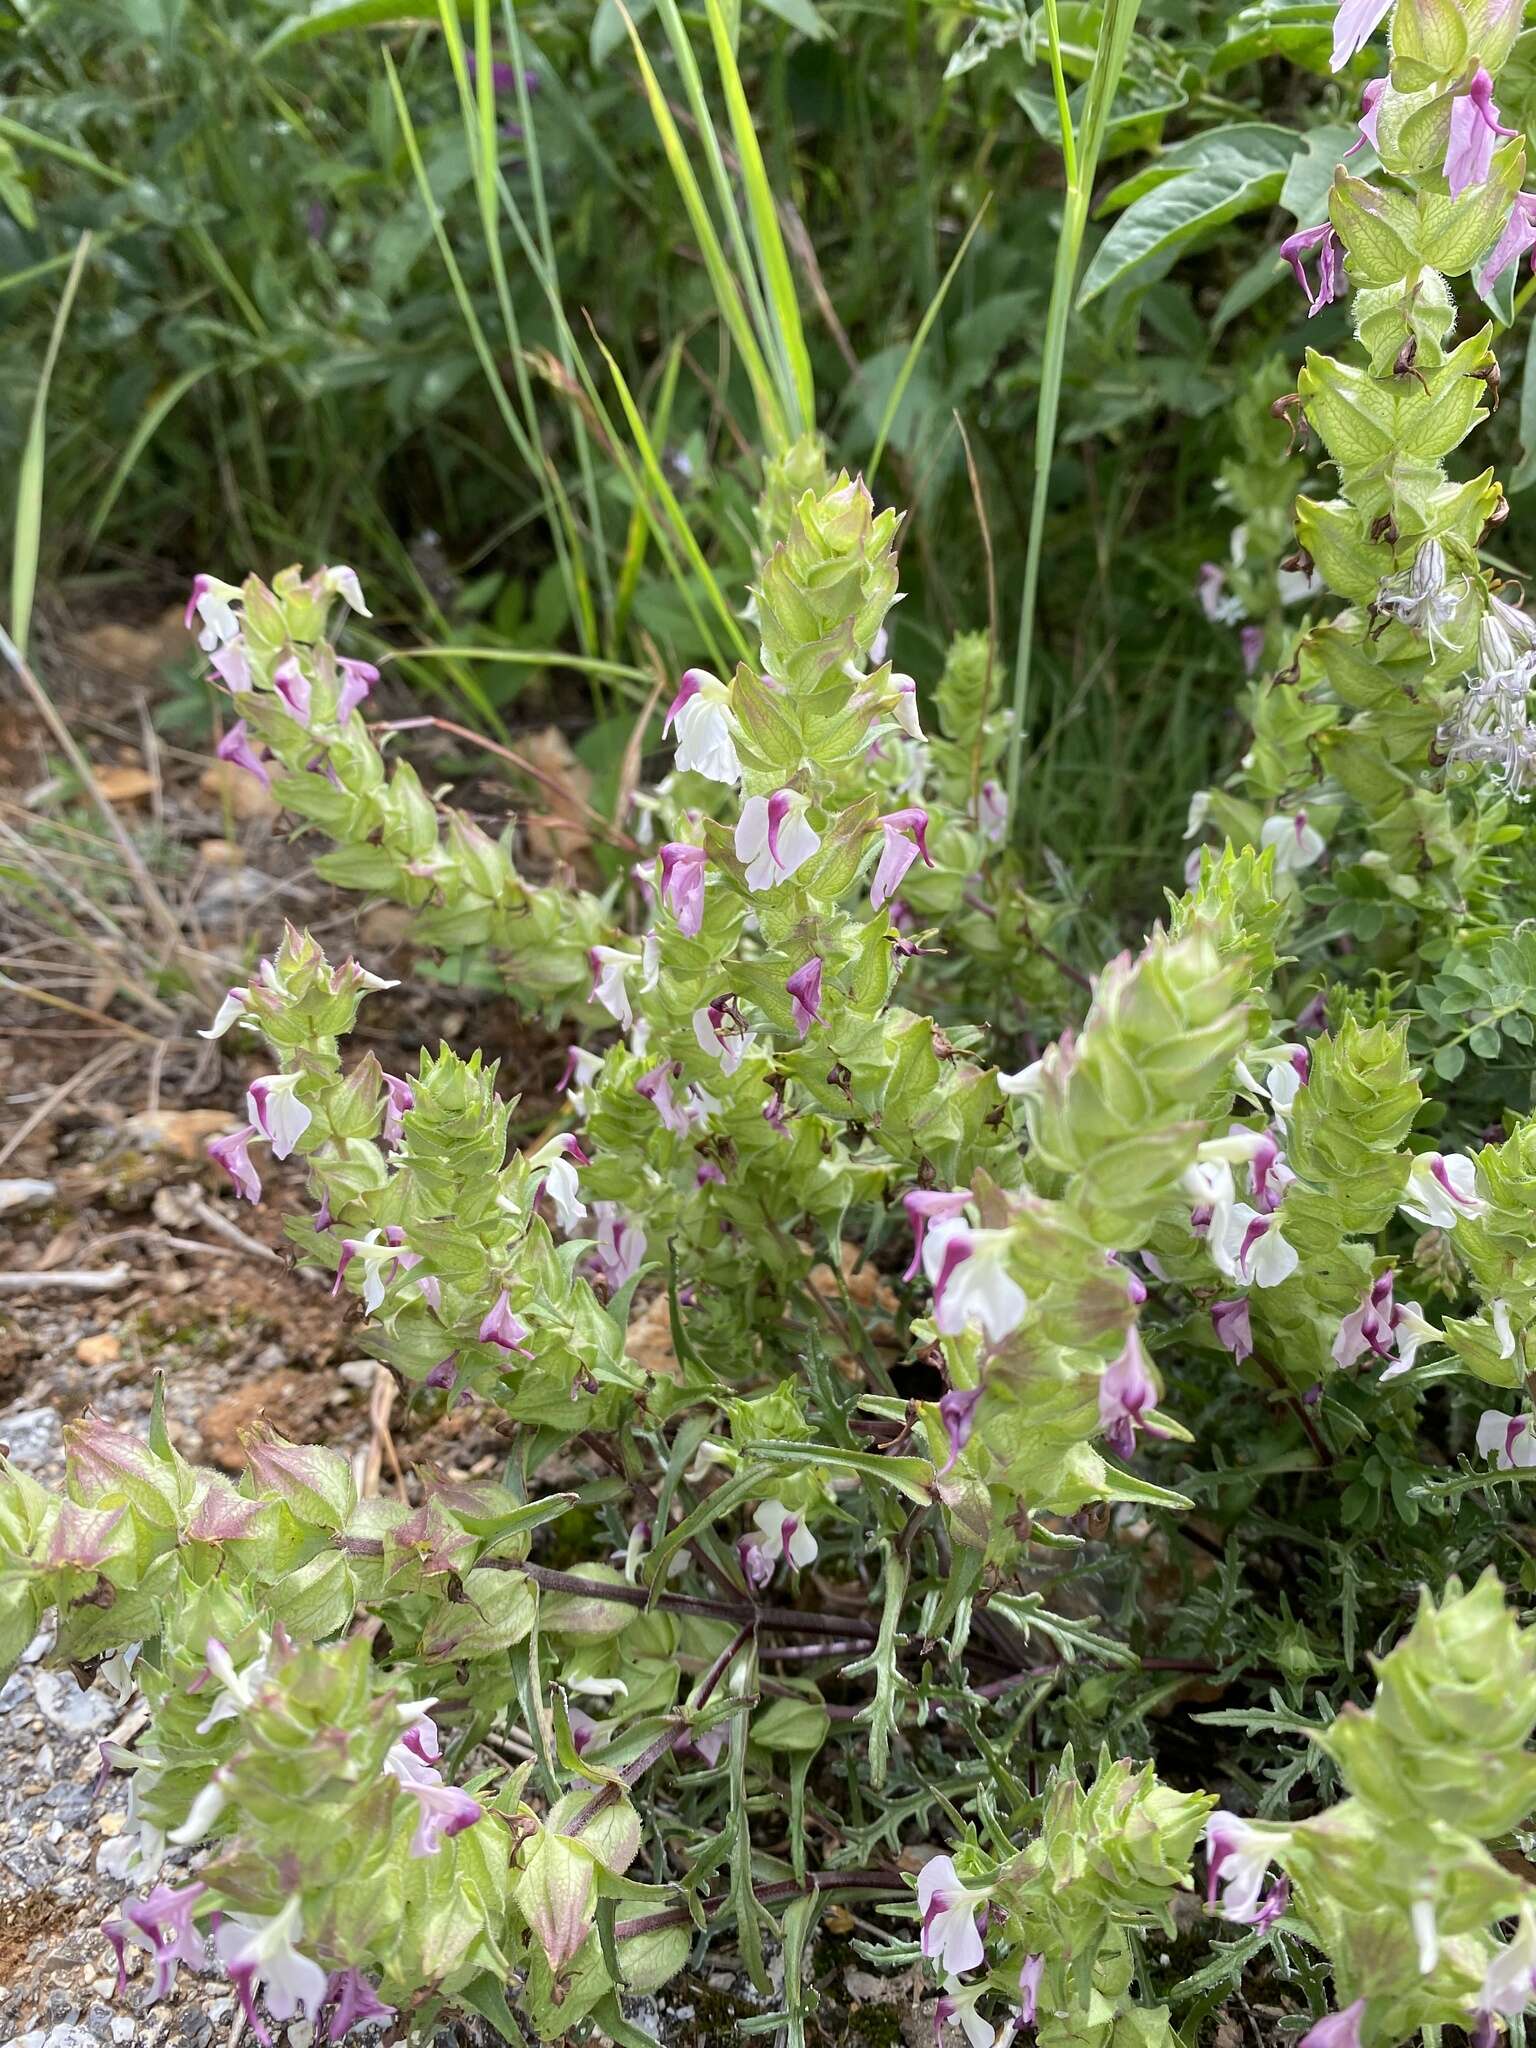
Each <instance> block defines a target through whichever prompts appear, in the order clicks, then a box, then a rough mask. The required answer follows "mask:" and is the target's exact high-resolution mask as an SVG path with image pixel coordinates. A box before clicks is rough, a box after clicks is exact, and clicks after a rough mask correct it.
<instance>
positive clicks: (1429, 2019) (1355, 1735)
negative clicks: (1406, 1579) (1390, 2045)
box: [1273, 1572, 1536, 2041]
mask: <svg viewBox="0 0 1536 2048" xmlns="http://www.w3.org/2000/svg"><path fill="white" fill-rule="evenodd" d="M1376 1669H1377V1681H1378V1682H1377V1691H1376V1697H1375V1700H1374V1702H1373V1703H1372V1705H1371V1706H1370V1707H1369V1708H1367V1709H1364V1710H1361V1709H1358V1708H1351V1709H1349V1710H1347V1711H1346V1712H1345V1713H1344V1714H1342V1715H1341V1716H1340V1717H1339V1718H1338V1720H1336V1721H1335V1722H1333V1723H1332V1725H1331V1726H1330V1727H1329V1728H1328V1730H1327V1731H1326V1732H1325V1733H1324V1734H1321V1735H1319V1737H1318V1738H1317V1740H1318V1743H1319V1746H1320V1747H1321V1748H1323V1749H1325V1750H1326V1751H1327V1752H1328V1754H1329V1755H1330V1756H1331V1757H1332V1758H1333V1759H1334V1761H1335V1763H1336V1764H1337V1765H1338V1767H1339V1770H1340V1772H1341V1774H1342V1775H1343V1778H1344V1780H1345V1783H1346V1785H1347V1787H1348V1789H1349V1794H1350V1796H1349V1797H1348V1798H1347V1799H1346V1800H1344V1801H1343V1802H1342V1803H1341V1804H1340V1805H1338V1806H1335V1807H1331V1808H1329V1809H1328V1810H1327V1811H1325V1812H1324V1813H1321V1814H1319V1815H1317V1816H1316V1817H1315V1818H1313V1819H1310V1820H1305V1821H1302V1822H1300V1823H1299V1824H1298V1825H1296V1826H1294V1827H1292V1828H1289V1829H1286V1830H1276V1831H1275V1833H1274V1840H1273V1854H1274V1855H1275V1857H1276V1860H1277V1861H1278V1862H1279V1863H1280V1865H1281V1866H1282V1868H1283V1869H1284V1870H1285V1871H1286V1873H1287V1874H1288V1876H1289V1877H1290V1879H1291V1881H1292V1884H1293V1885H1294V1887H1295V1901H1296V1906H1297V1909H1298V1911H1299V1913H1300V1914H1301V1916H1302V1918H1303V1920H1304V1922H1305V1923H1306V1924H1307V1925H1308V1926H1309V1927H1310V1928H1311V1930H1312V1932H1313V1934H1314V1935H1315V1937H1316V1938H1317V1939H1318V1940H1319V1941H1320V1942H1321V1944H1322V1946H1323V1947H1324V1948H1325V1949H1326V1951H1327V1953H1328V1956H1329V1959H1330V1961H1331V1962H1332V1964H1333V1969H1334V1974H1335V1980H1336V1984H1337V1991H1338V2002H1339V2004H1340V2005H1341V2006H1343V2005H1348V2004H1352V2003H1353V2002H1354V2001H1355V2000H1356V1999H1363V2000H1364V2001H1365V2005H1364V2020H1363V2026H1364V2033H1365V2037H1366V2038H1367V2039H1369V2040H1380V2041H1391V2040H1398V2039H1401V2038H1402V2037H1403V2035H1405V2034H1407V2033H1410V2032H1412V2031H1413V2030H1414V2029H1416V2028H1419V2027H1423V2026H1433V2025H1444V2024H1450V2025H1458V2026H1466V2025H1468V2024H1469V2023H1470V2022H1469V2013H1470V2011H1471V2010H1472V2009H1473V2008H1478V2009H1481V2010H1483V2011H1488V2010H1489V2009H1490V2008H1489V1999H1488V1992H1487V1989H1486V1985H1485V1978H1486V1976H1487V1973H1488V1971H1489V1967H1490V1965H1491V1964H1493V1963H1494V1962H1495V1959H1496V1957H1497V1956H1498V1953H1499V1949H1498V1944H1497V1941H1496V1940H1495V1939H1494V1938H1493V1934H1492V1929H1493V1926H1494V1923H1495V1922H1497V1921H1500V1920H1503V1919H1506V1918H1508V1917H1510V1916H1512V1915H1514V1914H1516V1913H1517V1912H1520V1911H1521V1910H1522V1908H1524V1909H1525V1910H1527V1911H1528V1910H1529V1901H1530V1896H1531V1888H1530V1887H1529V1886H1528V1885H1527V1884H1526V1883H1525V1882H1524V1881H1523V1879H1521V1878H1519V1877H1517V1876H1514V1875H1513V1874H1512V1873H1511V1872H1510V1871H1509V1870H1507V1869H1505V1868H1504V1867H1503V1866H1502V1865H1501V1864H1500V1863H1499V1862H1498V1861H1496V1860H1495V1858H1494V1857H1493V1856H1492V1855H1491V1854H1490V1853H1489V1850H1488V1848H1487V1846H1486V1845H1487V1844H1488V1843H1490V1842H1493V1841H1496V1840H1498V1839H1500V1838H1502V1837H1505V1836H1507V1835H1508V1834H1509V1833H1510V1832H1511V1831H1512V1830H1513V1829H1515V1828H1517V1827H1519V1826H1520V1825H1521V1824H1522V1823H1523V1822H1525V1821H1526V1820H1528V1818H1529V1816H1530V1814H1531V1813H1532V1811H1533V1810H1536V1756H1533V1755H1532V1753H1531V1751H1530V1749H1529V1747H1528V1744H1529V1741H1530V1736H1531V1732H1532V1729H1533V1727H1536V1646H1533V1644H1532V1641H1531V1638H1530V1634H1529V1632H1528V1631H1527V1630H1525V1629H1522V1628H1521V1627H1520V1625H1519V1624H1518V1622H1517V1621H1516V1619H1515V1617H1514V1615H1513V1614H1512V1613H1511V1612H1510V1611H1509V1609H1508V1608H1507V1607H1506V1605H1505V1603H1504V1597H1503V1594H1502V1591H1501V1590H1500V1587H1499V1583H1498V1580H1497V1578H1496V1577H1495V1575H1494V1574H1493V1573H1491V1572H1489V1573H1487V1574H1486V1575H1485V1576H1484V1577H1483V1578H1482V1579H1481V1580H1480V1581H1479V1583H1478V1584H1477V1585H1476V1586H1475V1587H1474V1588H1473V1589H1472V1590H1471V1591H1470V1592H1467V1593H1464V1592H1463V1591H1462V1590H1461V1588H1460V1586H1459V1585H1458V1584H1456V1582H1455V1581H1452V1582H1451V1584H1450V1585H1449V1586H1448V1587H1447V1589H1446V1593H1445V1596H1444V1598H1443V1599H1442V1600H1441V1601H1440V1602H1438V1603H1437V1602H1435V1601H1434V1600H1432V1599H1431V1598H1430V1596H1429V1595H1428V1594H1427V1593H1425V1594H1424V1595H1423V1597H1422V1599H1421V1602H1420V1607H1419V1614H1418V1618H1417V1620H1416V1621H1415V1623H1414V1625H1413V1627H1412V1629H1411V1630H1410V1631H1409V1633H1408V1634H1407V1635H1406V1636H1405V1637H1404V1638H1403V1640H1402V1641H1401V1642H1400V1643H1399V1644H1398V1645H1397V1647H1396V1648H1395V1649H1394V1650H1393V1651H1392V1652H1391V1653H1390V1654H1389V1655H1388V1656H1386V1657H1384V1658H1383V1659H1382V1660H1381V1661H1380V1663H1379V1664H1378V1665H1377V1667H1376ZM1497 2009H1498V2010H1502V2011H1508V2010H1514V2009H1518V2008H1517V2007H1509V2006H1502V2005H1501V2006H1499V2007H1498V2008H1497Z"/></svg>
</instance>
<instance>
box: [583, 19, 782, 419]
mask: <svg viewBox="0 0 1536 2048" xmlns="http://www.w3.org/2000/svg"><path fill="white" fill-rule="evenodd" d="M669 4H670V0H662V6H663V9H665V8H666V7H667V6H668V5H669ZM619 7H620V12H621V13H622V14H623V16H624V26H625V28H626V29H627V30H628V31H629V40H630V43H631V45H632V46H633V49H634V53H635V62H636V64H637V65H638V66H639V67H640V78H641V82H642V84H643V85H644V87H645V96H646V98H647V100H648V101H649V102H650V108H651V119H652V120H653V121H654V122H655V124H656V132H657V134H658V135H659V136H660V137H661V146H662V149H663V150H664V151H665V153H666V158H667V163H668V165H669V166H670V167H671V171H672V176H673V179H674V181H675V182H676V185H677V189H678V192H679V193H680V194H681V197H682V201H683V206H684V208H685V209H686V211H687V214H688V220H689V224H690V226H691V227H692V229H693V232H694V234H695V236H696V237H697V239H698V244H699V253H700V254H701V256H702V257H703V259H704V267H705V270H706V271H707V272H708V274H709V281H710V285H711V287H712V288H713V290H714V294H715V304H716V306H717V307H718V308H719V310H720V317H721V319H722V320H723V321H724V322H725V325H726V328H727V330H728V331H729V333H730V335H731V338H732V340H733V341H734V342H735V344H736V346H737V348H738V350H739V351H740V353H741V359H742V363H743V366H744V367H745V369H746V373H747V378H748V381H749V382H750V384H751V386H752V393H753V397H754V399H755V400H756V403H757V411H758V419H759V421H760V423H761V425H762V429H763V439H764V440H765V441H766V443H767V445H768V448H769V451H770V452H771V453H777V452H779V451H780V450H782V449H784V448H786V447H787V446H788V445H789V441H790V438H791V436H790V433H789V425H788V420H787V417H786V414H785V410H784V402H783V399H782V398H781V397H780V394H779V390H778V385H777V382H776V380H775V379H774V377H773V375H772V373H771V372H770V370H769V368H768V362H767V358H766V357H765V356H764V354H763V351H762V346H761V344H760V343H759V341H758V338H757V334H756V332H755V331H754V327H753V323H752V322H751V321H750V320H749V319H748V317H747V309H746V307H745V305H744V304H743V303H742V295H741V285H740V284H739V283H738V282H737V278H736V276H735V273H734V272H733V271H732V269H731V266H730V264H729V263H728V262H727V261H726V255H725V251H724V249H723V248H722V247H721V245H720V237H719V235H718V234H717V233H716V232H715V224H714V222H713V221H712V220H711V219H710V216H709V208H708V206H707V205H706V204H705V202H704V194H703V192H702V190H701V189H700V186H699V181H698V179H697V178H696V177H695V176H694V171H693V165H692V164H691V163H690V162H689V161H688V152H687V150H686V149H685V148H684V147H683V138H682V136H681V135H680V134H679V132H678V126H677V122H676V121H675V120H674V119H673V116H672V109H671V108H670V107H669V106H668V105H667V98H666V94H665V93H664V92H663V91H662V89H661V83H660V80H659V79H658V78H657V76H656V73H655V70H654V69H653V67H652V64H651V60H650V58H649V57H648V56H647V55H646V51H645V45H644V43H642V42H641V40H640V35H639V32H638V30H637V29H636V27H635V24H634V22H633V21H632V20H631V19H630V16H629V10H628V9H627V8H626V7H624V5H623V0H619ZM678 33H679V35H682V28H681V23H679V26H678ZM683 42H684V44H686V42H687V38H686V36H683ZM689 57H690V61H691V58H692V52H691V51H690V52H689ZM679 61H681V59H680V60H679ZM694 70H695V73H696V72H697V67H696V66H695V67H694ZM701 100H702V88H701ZM704 112H705V126H704V139H705V148H706V151H708V150H709V148H710V146H711V144H713V148H714V151H715V153H716V154H717V155H718V152H719V147H720V145H719V143H718V141H716V140H715V138H714V129H713V126H712V125H710V124H709V120H708V108H707V107H706V108H705V110H704ZM721 181H723V182H724V183H725V188H726V191H727V193H729V189H730V187H729V181H728V180H726V178H725V168H724V164H723V162H722V163H721V166H720V170H719V174H718V179H717V183H719V182H721ZM728 219H729V220H731V222H732V223H733V232H734V234H735V235H738V236H740V235H741V232H742V231H741V224H740V221H739V219H738V218H737V217H736V213H735V208H734V205H733V206H732V207H731V209H730V212H729V214H728ZM742 246H743V249H744V247H745V238H744V237H743V238H742ZM745 278H746V283H747V289H748V290H749V291H750V292H754V293H755V292H756V290H757V280H756V277H755V275H754V274H753V272H752V269H751V266H750V263H748V264H747V265H746V267H745ZM759 304H761V299H760V297H759Z"/></svg>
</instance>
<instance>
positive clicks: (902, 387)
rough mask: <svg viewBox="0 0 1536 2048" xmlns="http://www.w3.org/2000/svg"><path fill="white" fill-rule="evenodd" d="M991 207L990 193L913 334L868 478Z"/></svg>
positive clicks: (888, 402) (889, 396) (885, 413)
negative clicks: (972, 244) (975, 235)
mask: <svg viewBox="0 0 1536 2048" xmlns="http://www.w3.org/2000/svg"><path fill="white" fill-rule="evenodd" d="M991 204H992V194H991V193H990V192H989V193H988V194H987V196H986V198H985V199H983V200H982V202H981V204H980V206H978V207H977V209H976V218H975V219H974V220H973V221H972V222H971V224H970V226H969V227H968V228H967V229H966V231H965V237H964V239H963V240H962V242H961V244H960V246H959V248H958V249H957V250H956V251H955V253H954V255H953V256H952V257H951V259H950V265H949V268H948V270H946V271H945V273H944V275H943V277H942V278H940V280H939V288H938V290H937V291H936V292H935V293H934V295H933V297H932V298H931V299H930V300H929V301H928V309H927V311H926V312H925V313H924V314H923V317H922V319H921V320H919V321H918V323H917V332H916V333H915V334H914V335H913V337H912V340H911V343H910V344H909V346H908V349H907V352H906V354H905V355H904V356H903V357H902V359H901V368H900V369H899V370H898V371H897V373H896V381H895V383H894V384H893V385H892V386H891V388H890V391H889V393H888V394H887V397H886V401H885V408H884V410H883V411H882V413H881V415H880V431H879V433H878V434H876V436H875V449H874V453H873V454H872V455H871V456H870V458H869V470H868V475H869V476H870V477H873V476H874V474H875V471H876V470H877V469H878V468H879V467H880V458H881V456H882V455H883V454H884V453H885V444H886V440H887V437H888V436H889V434H890V431H891V428H892V427H893V426H894V425H895V423H896V415H897V413H898V412H900V410H901V401H902V400H903V398H905V397H906V395H907V386H908V384H909V383H910V382H911V381H912V372H913V371H914V370H915V369H916V368H917V363H918V358H919V357H920V356H921V355H922V352H923V349H924V347H925V345H926V343H927V340H928V336H929V334H930V332H931V331H932V328H933V323H934V321H935V320H937V319H938V317H939V312H940V309H941V308H942V307H943V304H944V301H945V299H946V298H947V297H948V296H949V288H950V286H951V285H952V284H953V283H954V281H955V278H956V276H957V275H958V274H959V270H960V266H961V264H962V263H963V262H964V261H965V252H966V250H967V249H969V248H970V246H971V238H972V236H973V235H974V234H975V232H976V230H977V229H978V228H979V227H980V226H981V223H982V221H983V220H984V219H985V217H986V212H987V208H988V207H989V206H990V205H991Z"/></svg>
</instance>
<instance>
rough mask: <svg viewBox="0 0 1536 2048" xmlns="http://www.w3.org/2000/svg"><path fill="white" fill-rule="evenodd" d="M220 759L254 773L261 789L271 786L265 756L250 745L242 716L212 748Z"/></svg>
mask: <svg viewBox="0 0 1536 2048" xmlns="http://www.w3.org/2000/svg"><path fill="white" fill-rule="evenodd" d="M213 751H214V752H215V753H216V754H217V755H218V757H219V759H220V760H221V761H233V762H234V764H235V766H236V767H237V768H243V769H244V770H245V772H246V774H247V775H254V776H255V778H256V780H257V781H258V782H259V783H260V784H261V786H262V788H263V789H270V788H271V787H272V778H271V776H270V775H269V774H268V773H267V758H268V757H267V756H266V754H265V753H261V754H258V753H257V751H256V749H255V748H254V747H253V746H252V745H251V742H250V733H249V729H248V728H247V726H246V723H245V720H244V719H243V718H237V719H236V720H235V722H234V724H233V725H232V726H231V727H230V728H229V731H228V732H227V733H225V735H224V737H223V739H221V740H220V741H219V744H218V745H217V746H216V747H215V748H214V750H213Z"/></svg>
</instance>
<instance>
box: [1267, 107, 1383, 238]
mask: <svg viewBox="0 0 1536 2048" xmlns="http://www.w3.org/2000/svg"><path fill="white" fill-rule="evenodd" d="M1359 140H1360V137H1359V135H1358V133H1357V132H1356V131H1355V130H1354V129H1353V128H1344V127H1340V126H1336V125H1334V124H1331V123H1329V124H1325V125H1324V126H1323V127H1321V128H1314V129H1313V130H1312V131H1311V133H1310V134H1309V135H1306V136H1304V137H1303V138H1302V144H1301V147H1300V149H1299V150H1297V152H1296V154H1295V156H1293V157H1292V158H1291V164H1290V169H1289V170H1288V171H1287V172H1286V174H1285V183H1284V184H1283V185H1282V186H1281V187H1280V204H1281V205H1282V206H1283V207H1284V208H1285V210H1286V212H1287V213H1288V214H1289V215H1290V216H1291V218H1292V219H1293V220H1294V221H1295V223H1296V225H1297V226H1298V227H1301V228H1312V227H1316V226H1317V225H1318V224H1319V222H1321V221H1325V220H1326V219H1327V218H1328V194H1329V192H1330V190H1331V189H1332V186H1333V174H1334V172H1335V171H1336V170H1337V168H1338V166H1339V165H1340V163H1342V161H1343V159H1344V152H1345V150H1347V149H1349V148H1351V147H1352V146H1353V145H1354V144H1355V143H1357V142H1358V141H1359ZM1351 161H1352V163H1353V165H1354V168H1355V169H1356V170H1357V171H1359V172H1360V173H1362V174H1363V175H1365V174H1369V173H1370V172H1371V171H1372V170H1374V169H1375V167H1376V157H1375V153H1374V152H1373V151H1372V149H1371V147H1370V145H1369V143H1367V144H1366V146H1365V148H1364V149H1363V150H1361V152H1360V154H1359V156H1358V157H1356V158H1352V159H1351Z"/></svg>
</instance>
